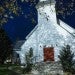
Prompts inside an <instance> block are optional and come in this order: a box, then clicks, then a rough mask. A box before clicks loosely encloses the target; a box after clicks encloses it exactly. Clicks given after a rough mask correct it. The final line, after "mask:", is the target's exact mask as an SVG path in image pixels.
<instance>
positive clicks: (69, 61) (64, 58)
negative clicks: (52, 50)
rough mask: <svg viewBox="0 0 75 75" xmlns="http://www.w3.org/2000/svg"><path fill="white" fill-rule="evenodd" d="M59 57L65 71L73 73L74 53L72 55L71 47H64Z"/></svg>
mask: <svg viewBox="0 0 75 75" xmlns="http://www.w3.org/2000/svg"><path fill="white" fill-rule="evenodd" d="M58 57H59V59H60V62H61V64H62V67H63V71H65V72H71V73H72V71H73V70H74V68H73V67H74V60H73V58H74V53H72V51H71V50H70V46H69V45H66V46H65V47H63V48H62V50H61V51H60V55H59V56H58Z"/></svg>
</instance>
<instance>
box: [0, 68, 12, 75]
mask: <svg viewBox="0 0 75 75" xmlns="http://www.w3.org/2000/svg"><path fill="white" fill-rule="evenodd" d="M10 74H11V71H10V70H8V69H0V75H10Z"/></svg>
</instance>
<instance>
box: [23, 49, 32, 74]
mask: <svg viewBox="0 0 75 75" xmlns="http://www.w3.org/2000/svg"><path fill="white" fill-rule="evenodd" d="M32 57H33V49H32V48H30V50H29V52H27V53H26V54H25V62H26V67H25V68H24V69H23V73H24V72H30V71H31V70H32V65H33V61H32Z"/></svg>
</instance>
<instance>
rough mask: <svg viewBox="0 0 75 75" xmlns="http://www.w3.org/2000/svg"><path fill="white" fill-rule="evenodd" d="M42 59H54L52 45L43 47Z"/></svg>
mask: <svg viewBox="0 0 75 75" xmlns="http://www.w3.org/2000/svg"><path fill="white" fill-rule="evenodd" d="M44 61H54V47H45V48H44Z"/></svg>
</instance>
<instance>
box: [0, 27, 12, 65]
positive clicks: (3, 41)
mask: <svg viewBox="0 0 75 75" xmlns="http://www.w3.org/2000/svg"><path fill="white" fill-rule="evenodd" d="M11 54H12V45H11V41H10V40H9V38H8V36H7V35H6V33H5V31H4V30H3V29H2V28H0V64H3V63H4V61H5V60H6V59H7V58H9V57H10V56H11Z"/></svg>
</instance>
